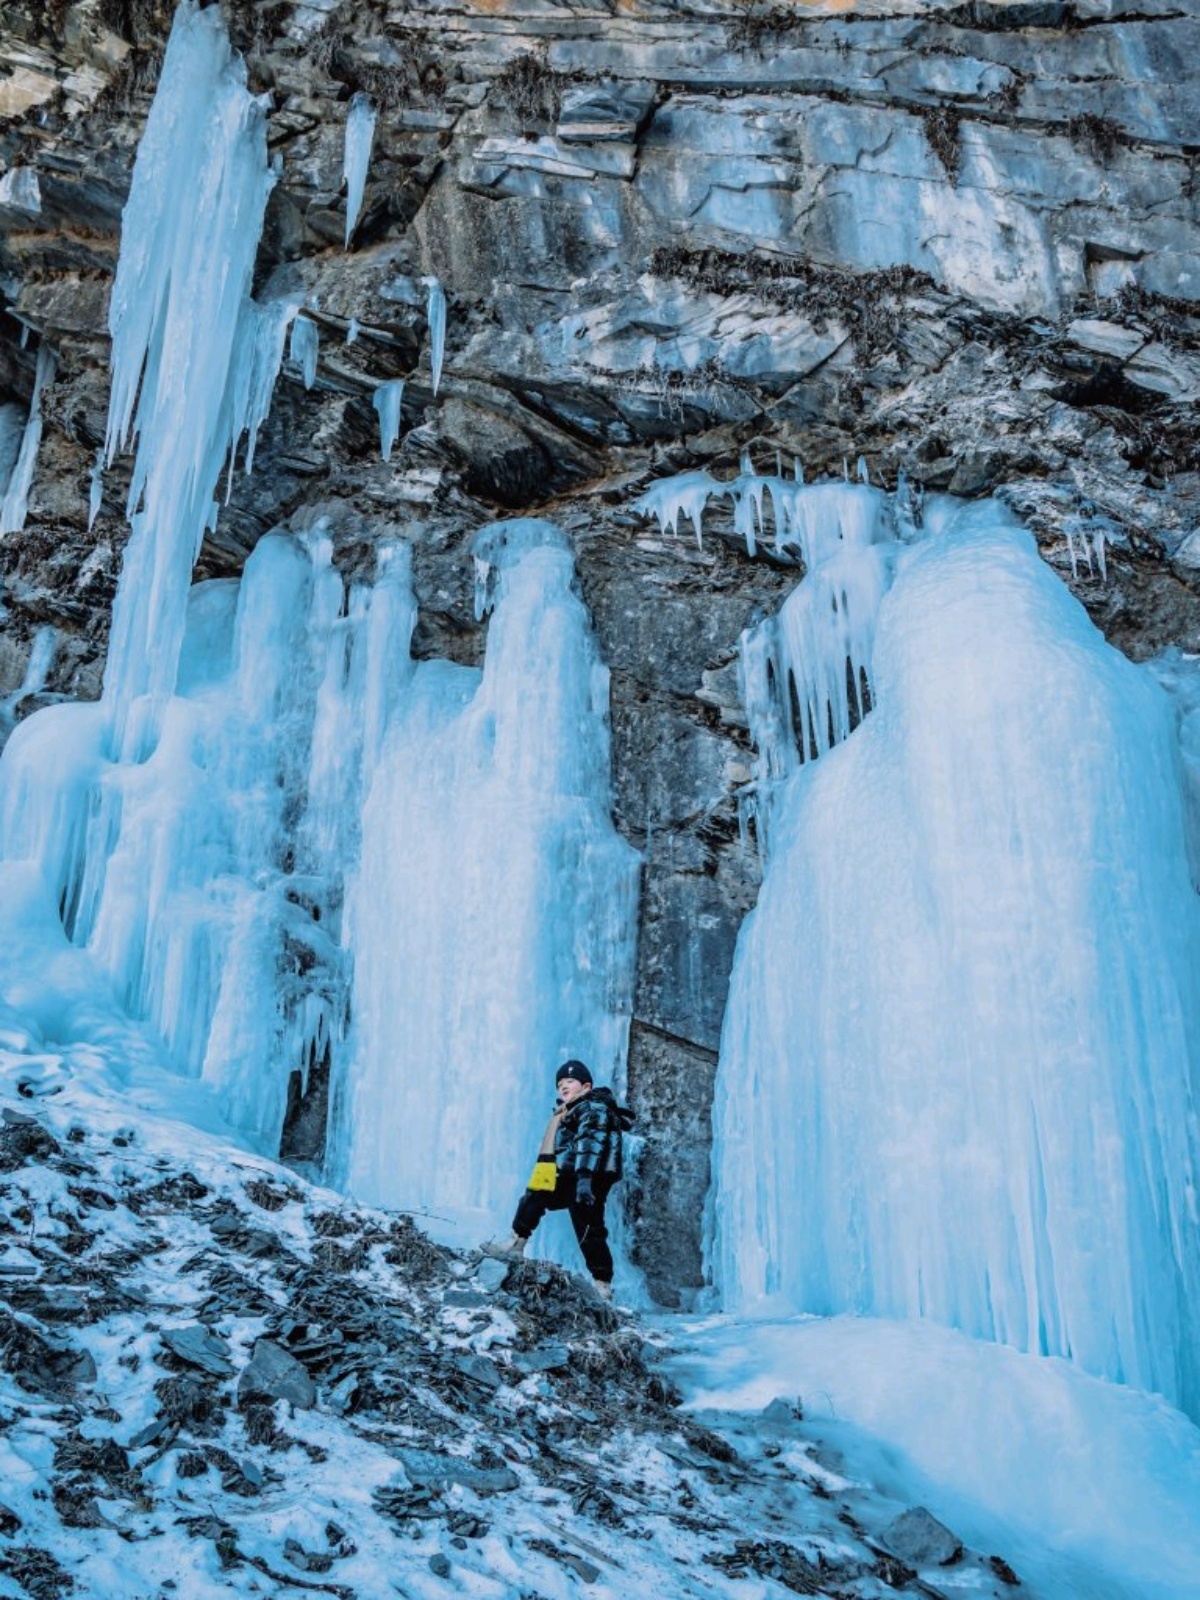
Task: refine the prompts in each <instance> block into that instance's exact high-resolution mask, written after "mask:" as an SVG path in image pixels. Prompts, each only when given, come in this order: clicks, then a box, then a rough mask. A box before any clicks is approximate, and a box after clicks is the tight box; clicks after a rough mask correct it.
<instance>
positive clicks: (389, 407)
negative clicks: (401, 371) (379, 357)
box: [371, 378, 404, 461]
mask: <svg viewBox="0 0 1200 1600" xmlns="http://www.w3.org/2000/svg"><path fill="white" fill-rule="evenodd" d="M403 394H404V380H403V378H389V379H388V380H387V382H386V383H381V384H380V385H379V387H378V388H377V389H376V390H375V394H374V397H373V398H372V400H371V404H372V405H373V406H374V407H375V410H376V411H377V412H378V413H379V450H380V454H381V455H382V456H383V459H384V460H385V461H390V460H391V459H392V446H393V445H394V444H395V442H396V440H397V438H398V437H399V435H400V400H401V397H402V396H403Z"/></svg>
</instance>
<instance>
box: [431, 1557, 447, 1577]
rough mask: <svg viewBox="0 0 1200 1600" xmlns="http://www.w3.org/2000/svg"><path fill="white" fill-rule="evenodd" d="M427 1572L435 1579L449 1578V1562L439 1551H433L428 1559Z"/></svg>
mask: <svg viewBox="0 0 1200 1600" xmlns="http://www.w3.org/2000/svg"><path fill="white" fill-rule="evenodd" d="M429 1570H430V1572H432V1573H433V1575H434V1577H435V1578H448V1577H449V1576H450V1561H449V1558H448V1557H447V1556H444V1555H443V1554H442V1552H441V1551H440V1550H438V1551H435V1552H434V1554H433V1555H431V1556H430V1558H429Z"/></svg>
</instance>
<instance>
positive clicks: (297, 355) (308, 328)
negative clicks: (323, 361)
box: [289, 317, 320, 389]
mask: <svg viewBox="0 0 1200 1600" xmlns="http://www.w3.org/2000/svg"><path fill="white" fill-rule="evenodd" d="M319 347H320V336H319V335H318V333H317V325H316V323H315V322H314V321H313V320H312V318H311V317H297V318H296V320H295V322H293V323H292V343H291V348H290V351H289V354H290V355H291V358H292V360H293V361H294V362H295V363H296V365H297V366H298V367H299V368H300V373H301V376H302V377H303V379H304V387H305V388H306V389H311V388H312V386H313V384H314V383H315V382H316V381H317V351H318V349H319Z"/></svg>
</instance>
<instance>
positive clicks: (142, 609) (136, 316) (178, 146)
mask: <svg viewBox="0 0 1200 1600" xmlns="http://www.w3.org/2000/svg"><path fill="white" fill-rule="evenodd" d="M272 182H273V176H272V173H271V171H270V169H269V167H268V165H267V148H266V131H265V108H264V105H263V103H262V102H261V101H259V100H256V99H255V98H254V97H253V96H251V95H250V94H249V93H248V92H247V89H246V74H245V68H244V66H243V64H242V62H241V60H240V59H237V58H234V57H233V55H232V53H231V51H230V47H229V41H228V39H227V37H226V35H225V30H224V26H223V24H222V21H221V15H220V11H219V9H218V8H217V7H216V6H212V7H210V8H209V9H207V10H203V11H200V10H197V9H196V7H195V5H194V4H192V3H191V0H184V3H183V4H182V5H181V6H180V7H179V10H178V11H177V12H176V14H175V21H174V24H173V26H172V29H171V36H170V39H169V41H168V44H167V52H166V56H165V59H164V61H163V68H162V74H161V77H160V79H159V84H158V89H157V91H156V93H155V96H154V101H153V104H152V105H151V108H150V114H149V117H148V118H147V121H146V129H145V132H144V134H143V135H142V140H141V143H140V145H139V146H138V154H137V160H136V162H135V164H134V172H133V183H132V187H131V189H130V194H129V200H128V201H127V203H126V206H125V210H124V213H123V216H122V238H121V255H120V260H119V262H118V265H117V273H116V280H115V282H114V285H113V293H112V302H111V306H110V309H109V328H110V331H111V333H112V341H113V343H112V392H111V396H110V403H109V417H108V434H107V441H106V459H107V461H109V462H111V460H112V459H113V457H114V455H115V454H116V453H117V452H118V451H119V450H121V449H123V448H124V447H125V446H126V445H127V444H128V443H129V441H130V439H131V438H132V437H134V436H136V438H137V454H136V458H135V461H134V468H133V476H132V482H131V485H130V492H129V513H130V520H131V523H132V534H131V537H130V541H129V544H128V546H127V548H126V552H125V560H124V565H123V567H122V571H121V581H120V585H119V587H118V591H117V598H116V602H115V605H114V608H113V626H112V638H111V643H110V647H109V655H108V664H107V667H106V670H105V678H104V698H105V703H106V707H107V710H108V715H109V718H110V722H111V729H112V732H111V736H110V737H111V742H112V749H113V751H114V753H123V754H128V755H132V756H135V757H136V756H138V755H139V754H144V753H145V751H146V750H147V749H149V748H150V747H151V746H152V745H153V741H154V739H155V737H156V735H157V720H158V718H159V716H160V715H161V711H162V707H163V704H164V703H165V699H166V697H168V696H169V695H170V693H171V691H172V689H173V688H174V682H175V669H176V664H177V661H178V653H179V648H180V643H181V641H182V638H183V629H184V618H185V612H186V607H187V590H188V584H189V581H190V578H191V571H192V566H193V563H194V562H195V559H196V556H197V553H198V552H199V548H200V542H201V540H202V538H203V536H204V530H205V527H206V525H207V524H208V523H209V521H210V519H211V516H212V505H213V496H214V491H215V488H216V483H217V478H218V476H219V473H220V470H221V466H222V463H223V462H224V460H225V456H226V454H227V452H228V448H229V440H230V433H231V428H232V422H231V414H230V401H229V396H228V390H229V387H230V379H231V374H236V373H237V372H238V370H239V358H241V359H248V353H247V351H246V346H245V320H244V306H245V303H246V301H247V299H248V297H249V291H250V279H251V272H252V269H253V265H254V255H255V251H256V249H257V246H258V239H259V234H260V233H261V231H262V220H263V212H264V208H265V206H266V201H267V194H268V192H269V190H270V188H271V184H272Z"/></svg>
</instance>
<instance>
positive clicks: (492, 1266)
mask: <svg viewBox="0 0 1200 1600" xmlns="http://www.w3.org/2000/svg"><path fill="white" fill-rule="evenodd" d="M509 1268H510V1263H509V1262H507V1261H499V1260H497V1259H496V1257H495V1256H484V1258H483V1260H482V1261H481V1262H480V1263H479V1265H478V1266H477V1267H476V1268H475V1270H474V1272H473V1273H472V1277H473V1278H474V1279H475V1282H476V1283H477V1284H478V1285H479V1287H480V1288H481V1289H482V1290H483V1291H484V1293H485V1294H494V1293H495V1292H496V1290H497V1289H499V1288H500V1287H501V1286H502V1285H503V1283H504V1281H505V1279H506V1278H507V1277H508V1273H509ZM460 1292H461V1291H460ZM447 1300H449V1296H448V1295H447ZM460 1303H461V1302H460Z"/></svg>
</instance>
